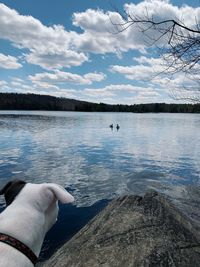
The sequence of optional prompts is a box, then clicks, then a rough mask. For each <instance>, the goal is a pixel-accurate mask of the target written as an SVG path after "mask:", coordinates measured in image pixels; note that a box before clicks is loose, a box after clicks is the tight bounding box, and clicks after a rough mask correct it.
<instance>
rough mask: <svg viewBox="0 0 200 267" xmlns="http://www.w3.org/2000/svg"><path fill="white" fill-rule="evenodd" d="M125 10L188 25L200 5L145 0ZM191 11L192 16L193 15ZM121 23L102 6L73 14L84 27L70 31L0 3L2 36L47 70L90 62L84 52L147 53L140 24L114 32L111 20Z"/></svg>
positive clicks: (76, 24) (79, 25)
mask: <svg viewBox="0 0 200 267" xmlns="http://www.w3.org/2000/svg"><path fill="white" fill-rule="evenodd" d="M124 8H125V10H127V12H128V13H130V14H134V15H135V16H136V15H138V16H144V15H145V10H148V14H149V16H153V17H154V19H155V20H157V21H159V20H162V19H170V18H173V19H174V18H177V19H180V20H184V22H185V24H186V25H189V26H191V27H192V26H193V25H194V24H196V21H195V20H196V19H198V18H199V17H200V8H193V7H190V6H188V5H184V6H182V7H177V6H174V5H173V4H171V3H170V2H169V1H162V0H153V1H152V0H151V1H150V0H145V1H141V2H139V3H138V4H134V3H131V4H125V5H124ZM191 14H192V15H191ZM110 19H111V21H113V22H114V23H115V22H116V23H118V22H122V18H121V17H120V16H119V14H118V13H116V12H110V11H107V12H105V11H103V10H100V9H97V10H93V9H87V10H86V11H85V12H76V13H74V14H73V20H72V23H73V25H74V26H76V27H79V28H81V29H82V32H81V33H77V32H75V31H67V30H66V29H65V28H64V27H63V26H62V25H53V26H51V27H47V26H45V25H43V24H42V23H41V22H40V21H39V20H38V19H35V18H34V17H32V16H24V15H20V14H19V13H18V12H17V11H15V10H13V9H10V8H9V7H7V6H6V5H4V4H0V36H1V37H0V38H3V39H6V40H10V41H11V42H12V43H13V44H14V45H15V46H16V47H18V48H27V49H29V53H28V54H26V55H25V59H26V60H27V62H28V63H31V64H37V65H40V66H41V67H43V68H45V69H61V68H62V67H71V66H79V65H81V64H83V62H85V61H88V55H86V54H85V53H84V52H92V53H96V54H105V53H115V54H117V55H121V53H122V52H126V51H129V50H131V49H139V50H140V51H141V52H144V51H145V49H146V48H147V47H148V45H147V43H146V40H145V38H144V34H143V33H142V32H141V31H140V30H139V29H138V28H137V26H132V27H129V28H128V29H127V30H126V31H124V32H122V33H119V34H113V32H114V31H115V29H114V26H113V25H112V24H111V22H110ZM156 34H157V33H156V31H153V30H152V31H151V30H150V36H151V37H152V38H155V37H156Z"/></svg>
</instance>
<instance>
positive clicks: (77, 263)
mask: <svg viewBox="0 0 200 267" xmlns="http://www.w3.org/2000/svg"><path fill="white" fill-rule="evenodd" d="M199 230H200V229H199V225H198V224H195V222H193V221H192V220H190V219H189V218H187V217H186V216H185V215H184V214H182V213H181V212H180V211H179V210H178V209H177V208H176V207H175V206H174V205H173V204H172V203H171V202H170V200H169V199H168V198H167V197H165V196H164V195H162V194H158V193H157V192H153V191H151V192H148V193H146V194H145V196H144V197H140V196H125V197H120V198H118V199H116V200H113V201H112V202H111V203H110V204H109V205H108V206H107V207H106V208H105V209H104V210H103V211H102V212H101V213H99V214H98V215H97V216H96V217H95V218H94V219H93V220H92V221H90V222H89V223H88V224H87V225H86V226H85V227H84V228H83V229H82V230H81V231H80V232H79V233H78V234H76V235H75V236H74V237H73V238H72V239H71V240H70V241H69V242H67V243H66V244H65V245H64V246H63V247H61V248H60V249H58V251H57V252H56V253H55V254H54V255H53V256H52V257H51V258H50V259H49V260H48V261H46V262H45V263H44V265H43V267H63V266H66V267H86V266H87V267H97V266H101V267H143V266H144V267H147V266H152V267H158V266H159V267H162V266H163V267H164V266H181V267H198V266H200V231H199Z"/></svg>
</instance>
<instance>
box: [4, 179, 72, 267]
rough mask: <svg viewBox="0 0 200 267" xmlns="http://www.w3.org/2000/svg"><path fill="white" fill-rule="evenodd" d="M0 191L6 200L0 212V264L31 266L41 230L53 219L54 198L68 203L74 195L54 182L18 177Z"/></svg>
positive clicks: (42, 233) (43, 233)
mask: <svg viewBox="0 0 200 267" xmlns="http://www.w3.org/2000/svg"><path fill="white" fill-rule="evenodd" d="M0 194H4V196H5V200H6V204H7V208H6V209H5V210H4V211H3V212H2V213H1V214H0V266H1V267H32V266H33V265H34V261H35V260H36V258H37V257H38V256H39V253H40V250H41V247H42V243H43V240H44V237H45V234H46V233H47V231H48V230H49V229H50V228H51V227H52V225H53V224H54V223H55V222H56V220H57V215H58V200H59V201H61V202H62V203H70V202H73V201H74V198H73V196H72V195H70V194H69V193H68V192H67V191H66V190H65V189H64V188H63V187H61V186H59V185H57V184H53V183H49V184H48V183H44V184H32V183H25V182H24V181H20V180H16V181H12V182H9V183H8V184H7V185H6V186H5V187H4V188H3V189H2V190H1V191H0ZM4 241H5V242H4ZM16 244H17V245H16ZM20 248H22V249H21V250H20ZM24 251H25V253H24ZM27 254H28V256H27ZM29 255H30V257H29ZM34 257H35V258H34ZM31 259H33V260H31Z"/></svg>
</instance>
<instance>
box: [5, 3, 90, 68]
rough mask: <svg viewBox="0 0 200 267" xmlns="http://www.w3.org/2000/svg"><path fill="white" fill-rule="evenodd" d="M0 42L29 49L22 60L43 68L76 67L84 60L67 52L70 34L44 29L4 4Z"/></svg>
mask: <svg viewBox="0 0 200 267" xmlns="http://www.w3.org/2000/svg"><path fill="white" fill-rule="evenodd" d="M0 38H1V39H5V40H9V41H11V42H12V43H13V44H14V45H15V46H16V47H18V48H27V49H29V51H30V52H31V53H30V54H28V55H25V58H26V60H27V61H28V62H29V63H33V64H37V65H40V66H41V67H43V68H47V69H52V68H61V67H70V66H78V65H81V64H82V63H83V62H84V61H87V60H88V57H87V56H86V55H85V54H83V53H79V52H77V51H72V50H71V49H70V46H71V45H70V43H71V34H70V32H67V31H66V30H65V29H64V27H63V26H61V25H53V26H52V27H47V26H45V25H43V24H42V23H41V22H40V21H39V20H37V19H35V18H33V17H32V16H23V15H20V14H19V13H18V12H17V11H15V10H13V9H10V8H9V7H7V6H6V5H4V4H0Z"/></svg>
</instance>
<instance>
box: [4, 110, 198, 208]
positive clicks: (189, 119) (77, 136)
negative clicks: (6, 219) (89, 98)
mask: <svg viewBox="0 0 200 267" xmlns="http://www.w3.org/2000/svg"><path fill="white" fill-rule="evenodd" d="M16 113H17V114H18V113H20V112H16ZM21 113H22V114H23V116H19V115H17V116H16V115H6V116H5V112H4V115H0V125H1V128H0V140H1V141H0V148H1V150H0V185H3V184H4V183H5V181H6V180H7V179H12V178H23V179H26V180H27V181H30V182H37V183H38V182H58V183H60V184H61V185H63V186H65V187H67V188H69V190H73V194H74V195H75V197H76V200H77V205H78V206H87V205H91V204H93V203H94V202H96V201H98V200H101V199H108V198H112V197H114V196H116V195H121V194H125V193H144V191H145V190H146V189H147V188H155V189H157V190H160V191H162V192H166V193H168V194H169V195H170V194H171V196H172V197H173V198H176V193H175V192H178V193H177V195H178V197H179V195H180V191H181V188H183V187H184V186H186V185H194V184H195V185H199V170H200V169H199V168H200V167H199V166H200V149H199V144H200V142H199V141H200V137H199V134H198V133H199V131H200V126H199V125H200V124H199V122H200V119H199V116H198V115H195V114H194V115H193V114H131V113H129V114H127V113H123V114H122V113H71V112H57V113H56V112H28V113H29V114H28V115H25V116H24V114H26V112H21ZM34 114H35V115H34ZM111 123H113V124H114V125H116V124H117V123H119V124H120V126H121V127H120V130H119V131H116V129H115V128H114V129H113V131H111V129H110V128H109V125H110V124H111ZM175 188H176V189H175ZM179 189H180V190H179ZM183 191H184V190H183Z"/></svg>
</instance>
